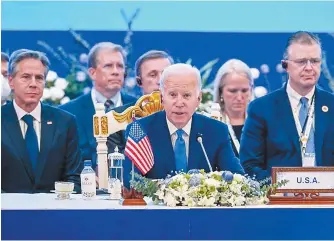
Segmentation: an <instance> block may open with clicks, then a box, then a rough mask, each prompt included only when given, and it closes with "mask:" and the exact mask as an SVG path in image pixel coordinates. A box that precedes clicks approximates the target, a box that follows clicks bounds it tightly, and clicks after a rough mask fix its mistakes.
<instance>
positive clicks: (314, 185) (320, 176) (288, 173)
mask: <svg viewBox="0 0 334 241" xmlns="http://www.w3.org/2000/svg"><path fill="white" fill-rule="evenodd" d="M278 169H279V170H277V171H276V173H275V175H276V178H275V179H276V182H281V181H283V180H287V181H288V182H287V183H286V184H285V185H284V186H282V187H279V188H277V190H280V189H282V190H287V189H288V190H289V189H290V190H302V189H303V190H333V192H334V170H333V169H332V168H329V169H327V170H326V169H325V168H295V169H296V170H294V168H278ZM284 169H286V170H284Z"/></svg>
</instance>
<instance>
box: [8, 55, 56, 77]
mask: <svg viewBox="0 0 334 241" xmlns="http://www.w3.org/2000/svg"><path fill="white" fill-rule="evenodd" d="M24 59H36V60H40V61H41V62H42V64H43V66H44V67H45V71H44V79H45V78H46V75H47V73H48V72H49V66H50V61H49V59H48V57H46V55H45V54H44V53H42V52H39V51H34V50H30V49H19V50H16V51H14V52H13V53H12V54H11V55H10V58H9V63H8V75H10V76H15V74H16V73H17V65H18V64H19V63H20V62H21V61H22V60H24Z"/></svg>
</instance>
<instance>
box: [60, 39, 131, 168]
mask: <svg viewBox="0 0 334 241" xmlns="http://www.w3.org/2000/svg"><path fill="white" fill-rule="evenodd" d="M88 71H89V75H90V78H91V79H92V80H93V82H94V87H93V89H92V91H91V92H89V93H88V94H85V95H83V96H80V97H78V98H77V99H75V100H72V101H70V102H68V103H66V104H65V105H62V106H60V107H59V108H61V109H63V110H66V111H68V112H70V113H72V114H73V115H75V116H76V118H77V120H79V121H78V125H79V143H80V148H81V150H82V158H83V159H84V160H92V163H93V167H94V168H95V167H96V146H97V143H96V140H95V138H94V135H93V115H94V114H95V107H94V106H95V104H96V103H104V105H105V107H106V111H109V110H111V109H113V108H115V107H119V106H122V105H125V104H128V103H133V102H135V101H136V98H134V97H132V96H129V95H127V94H124V93H121V91H120V90H121V88H122V86H123V83H124V74H125V55H124V51H123V48H122V46H120V45H117V44H113V43H110V42H102V43H98V44H96V45H95V46H94V47H93V48H92V49H91V50H90V52H89V54H88ZM109 151H110V152H111V151H113V150H109Z"/></svg>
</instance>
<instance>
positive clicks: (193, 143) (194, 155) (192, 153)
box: [188, 113, 205, 170]
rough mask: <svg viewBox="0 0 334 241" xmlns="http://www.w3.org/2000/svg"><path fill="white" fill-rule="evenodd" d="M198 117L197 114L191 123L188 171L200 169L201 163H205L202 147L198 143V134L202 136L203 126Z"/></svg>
mask: <svg viewBox="0 0 334 241" xmlns="http://www.w3.org/2000/svg"><path fill="white" fill-rule="evenodd" d="M197 117H198V116H197V114H196V113H195V114H194V115H193V118H192V123H191V131H190V136H189V154H188V170H191V169H198V168H199V167H200V162H201V161H203V160H202V158H204V154H203V150H202V148H201V145H200V144H199V143H198V141H197V137H198V134H199V133H201V134H202V124H201V123H200V121H199V119H198V118H197ZM204 138H205V137H204V136H203V139H204ZM203 141H204V140H203Z"/></svg>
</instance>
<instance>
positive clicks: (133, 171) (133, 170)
mask: <svg viewBox="0 0 334 241" xmlns="http://www.w3.org/2000/svg"><path fill="white" fill-rule="evenodd" d="M131 180H132V182H131V183H133V182H134V180H135V167H134V164H133V162H132V177H131ZM131 186H132V185H131Z"/></svg>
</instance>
